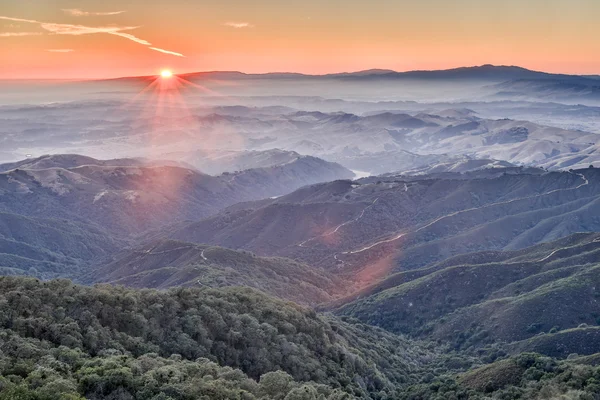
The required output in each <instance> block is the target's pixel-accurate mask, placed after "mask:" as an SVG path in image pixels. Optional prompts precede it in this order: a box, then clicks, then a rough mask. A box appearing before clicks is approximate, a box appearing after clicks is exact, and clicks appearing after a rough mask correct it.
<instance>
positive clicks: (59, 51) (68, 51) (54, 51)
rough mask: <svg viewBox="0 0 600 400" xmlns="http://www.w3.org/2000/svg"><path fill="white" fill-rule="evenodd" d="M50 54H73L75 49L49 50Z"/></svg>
mask: <svg viewBox="0 0 600 400" xmlns="http://www.w3.org/2000/svg"><path fill="white" fill-rule="evenodd" d="M46 51H49V52H50V53H72V52H74V51H75V50H73V49H47V50H46Z"/></svg>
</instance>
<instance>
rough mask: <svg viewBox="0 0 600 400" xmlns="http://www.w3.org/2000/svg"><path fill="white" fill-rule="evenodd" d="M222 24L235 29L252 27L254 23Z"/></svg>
mask: <svg viewBox="0 0 600 400" xmlns="http://www.w3.org/2000/svg"><path fill="white" fill-rule="evenodd" d="M223 25H225V26H228V27H230V28H236V29H241V28H254V25H252V24H251V23H249V22H225V23H224V24H223Z"/></svg>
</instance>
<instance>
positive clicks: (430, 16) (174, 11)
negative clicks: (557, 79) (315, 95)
mask: <svg viewBox="0 0 600 400" xmlns="http://www.w3.org/2000/svg"><path fill="white" fill-rule="evenodd" d="M524 3H526V4H524ZM599 15H600V1H598V0H527V1H525V0H519V1H517V0H504V1H491V0H453V1H448V0H420V1H402V0H371V1H353V0H345V1H341V0H328V1H326V0H320V1H317V0H302V1H300V0H285V1H282V0H258V1H250V0H220V1H218V2H217V1H210V2H209V1H201V0H170V1H162V0H102V1H95V0H55V1H40V0H2V1H1V2H0V79H15V78H59V79H64V78H103V77H118V76H130V75H147V74H155V73H157V72H158V71H160V70H161V69H163V68H170V69H173V70H174V71H175V72H192V71H206V70H239V71H244V72H270V71H294V72H305V73H329V72H341V71H356V70H361V69H369V68H389V69H395V70H399V71H403V70H412V69H443V68H452V67H457V66H470V65H481V64H503V65H520V66H523V67H527V68H531V69H536V70H544V71H549V72H565V73H577V74H600V56H599V54H600V24H598V22H597V18H598V16H599ZM152 48H155V49H158V50H153V49H152ZM161 50H162V51H168V52H171V53H179V54H181V55H183V56H184V57H181V56H178V55H174V54H166V53H164V52H161Z"/></svg>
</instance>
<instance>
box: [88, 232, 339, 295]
mask: <svg viewBox="0 0 600 400" xmlns="http://www.w3.org/2000/svg"><path fill="white" fill-rule="evenodd" d="M83 281H84V282H86V283H95V282H105V283H113V284H122V285H125V286H130V287H136V288H158V289H164V288H168V287H174V286H186V287H188V286H194V287H203V286H208V287H224V286H248V287H253V288H256V289H259V290H261V291H263V292H265V293H268V294H271V295H273V296H276V297H279V298H282V299H288V300H292V301H294V302H296V303H300V304H318V303H324V302H327V301H331V300H332V299H333V298H334V296H335V295H336V294H340V293H342V291H343V290H344V281H342V280H341V279H340V278H337V277H336V276H335V275H334V274H332V273H330V272H327V271H325V270H323V269H320V268H317V267H311V266H308V265H306V264H304V263H300V262H297V261H293V260H290V259H286V258H281V257H272V258H267V257H257V256H256V255H254V254H252V253H249V252H243V251H234V250H230V249H225V248H222V247H214V246H205V245H196V244H192V243H186V242H179V241H174V240H160V241H155V242H152V243H150V244H146V245H144V246H140V247H138V248H134V249H131V250H124V251H122V252H120V253H119V254H117V256H116V257H115V260H114V261H112V262H111V263H108V264H105V265H100V266H98V267H95V268H91V272H90V273H89V274H87V275H86V276H85V277H84V278H83Z"/></svg>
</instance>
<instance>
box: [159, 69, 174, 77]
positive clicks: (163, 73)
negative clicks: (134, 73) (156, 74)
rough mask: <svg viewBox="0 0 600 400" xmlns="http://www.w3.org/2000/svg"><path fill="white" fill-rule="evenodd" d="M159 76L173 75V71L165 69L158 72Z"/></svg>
mask: <svg viewBox="0 0 600 400" xmlns="http://www.w3.org/2000/svg"><path fill="white" fill-rule="evenodd" d="M160 76H162V77H163V78H170V77H172V76H173V73H172V72H171V71H169V70H168V69H165V70H162V71H161V72H160Z"/></svg>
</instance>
